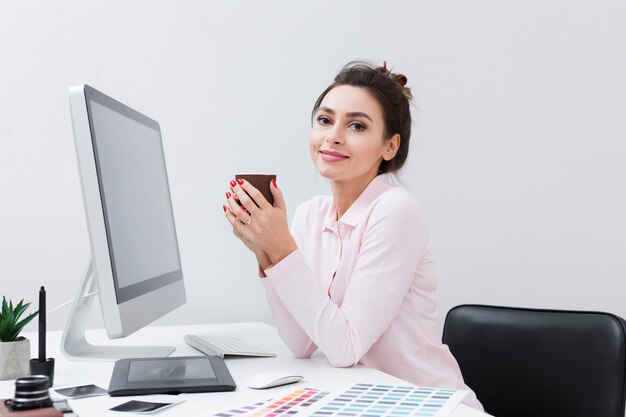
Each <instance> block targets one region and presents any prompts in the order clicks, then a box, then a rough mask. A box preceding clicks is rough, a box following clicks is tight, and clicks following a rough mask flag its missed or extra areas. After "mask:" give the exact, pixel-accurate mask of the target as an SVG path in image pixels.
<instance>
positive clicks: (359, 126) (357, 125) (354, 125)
mask: <svg viewBox="0 0 626 417" xmlns="http://www.w3.org/2000/svg"><path fill="white" fill-rule="evenodd" d="M350 127H352V128H353V129H354V130H356V131H357V132H362V131H364V130H365V129H367V126H365V125H364V124H363V123H361V122H352V123H350Z"/></svg>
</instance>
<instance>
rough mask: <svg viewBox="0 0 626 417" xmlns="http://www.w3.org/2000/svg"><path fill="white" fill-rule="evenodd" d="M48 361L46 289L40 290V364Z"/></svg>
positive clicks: (42, 287)
mask: <svg viewBox="0 0 626 417" xmlns="http://www.w3.org/2000/svg"><path fill="white" fill-rule="evenodd" d="M45 361H46V289H45V288H44V286H43V285H42V286H41V289H39V362H45Z"/></svg>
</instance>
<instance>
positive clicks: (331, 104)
mask: <svg viewBox="0 0 626 417" xmlns="http://www.w3.org/2000/svg"><path fill="white" fill-rule="evenodd" d="M384 128H385V125H384V121H383V111H382V108H381V106H380V104H378V101H377V100H376V99H375V98H374V97H373V96H372V95H371V94H370V93H369V92H368V91H367V90H366V89H364V88H360V87H353V86H349V85H341V86H337V87H335V88H333V89H332V90H330V91H329V92H328V94H326V96H325V97H324V99H323V100H322V103H321V104H320V107H319V109H317V112H316V113H315V116H314V119H313V128H312V129H311V134H310V135H309V144H310V148H311V157H312V159H313V163H314V164H315V166H316V167H317V169H318V171H319V172H320V174H321V175H322V176H324V177H326V178H328V179H330V180H334V181H346V180H356V181H358V182H364V183H365V184H367V183H369V181H371V180H372V179H373V178H374V177H375V176H376V175H377V174H378V168H379V166H380V163H381V162H382V160H383V159H385V160H390V159H391V158H393V157H394V156H395V154H396V152H397V147H398V145H399V141H400V137H399V135H394V137H392V138H391V139H388V140H385V137H384Z"/></svg>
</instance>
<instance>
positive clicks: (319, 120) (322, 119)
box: [317, 116, 332, 126]
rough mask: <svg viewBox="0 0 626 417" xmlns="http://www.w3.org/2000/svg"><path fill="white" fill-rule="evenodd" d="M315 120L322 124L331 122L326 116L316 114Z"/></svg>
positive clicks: (328, 124)
mask: <svg viewBox="0 0 626 417" xmlns="http://www.w3.org/2000/svg"><path fill="white" fill-rule="evenodd" d="M317 122H318V123H319V124H321V125H322V126H330V125H331V124H332V122H331V120H330V118H328V117H327V116H318V117H317Z"/></svg>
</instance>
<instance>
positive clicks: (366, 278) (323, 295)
mask: <svg viewBox="0 0 626 417" xmlns="http://www.w3.org/2000/svg"><path fill="white" fill-rule="evenodd" d="M399 203H400V204H398V201H395V200H394V199H385V200H383V201H381V202H380V203H379V205H378V206H377V207H376V208H375V209H374V211H373V212H372V215H371V216H370V218H369V219H368V220H367V221H368V225H367V229H366V231H365V234H364V237H363V241H362V243H361V249H360V253H359V255H358V259H357V261H356V265H355V268H354V270H353V274H352V276H351V277H350V283H349V286H348V288H347V289H346V294H345V297H344V301H343V304H342V306H341V307H338V306H337V305H336V304H335V303H334V302H333V301H332V300H330V299H329V297H328V294H327V292H326V289H324V288H321V286H320V284H319V283H318V282H317V281H316V280H315V279H314V278H313V271H312V269H311V267H310V266H309V265H308V264H307V262H306V259H305V256H304V254H303V253H302V252H301V251H300V250H297V251H295V252H293V253H291V254H290V255H289V256H287V257H286V258H285V259H283V261H282V262H280V263H278V264H276V265H274V266H273V267H271V268H269V269H268V270H266V271H265V272H266V274H267V275H268V278H267V279H268V280H269V284H270V285H271V286H272V287H273V288H274V290H275V291H276V294H277V295H278V297H279V298H280V300H281V301H282V302H283V304H284V306H285V308H286V309H287V310H288V311H289V312H290V313H291V315H292V316H293V318H294V319H295V321H296V322H297V323H298V324H299V325H300V327H301V328H302V329H303V330H304V331H305V332H306V334H308V336H309V337H310V338H311V340H312V341H313V343H315V344H316V345H317V346H318V347H319V348H320V349H321V350H322V351H323V352H324V353H325V354H326V356H327V357H328V359H329V361H330V362H331V363H332V364H333V365H335V366H352V365H354V364H356V363H358V361H359V360H360V359H361V358H362V357H363V355H365V353H367V351H368V350H369V349H370V348H371V347H372V345H373V344H374V343H375V342H376V341H377V340H378V339H379V338H380V336H381V335H382V334H383V333H384V332H385V331H386V330H387V328H388V327H389V325H390V323H391V321H392V320H393V318H394V317H395V316H396V315H397V313H398V311H399V309H400V305H401V303H402V301H403V299H404V298H405V296H406V294H407V292H408V291H409V288H410V287H411V284H412V282H413V279H414V277H415V271H416V269H417V266H418V265H419V263H420V260H421V258H422V256H423V254H424V250H425V248H424V245H425V242H426V239H425V236H426V233H427V231H426V225H425V222H424V221H423V218H422V216H421V214H420V211H419V208H418V207H417V203H415V202H414V201H413V200H408V199H402V200H401V201H400V202H399Z"/></svg>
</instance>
